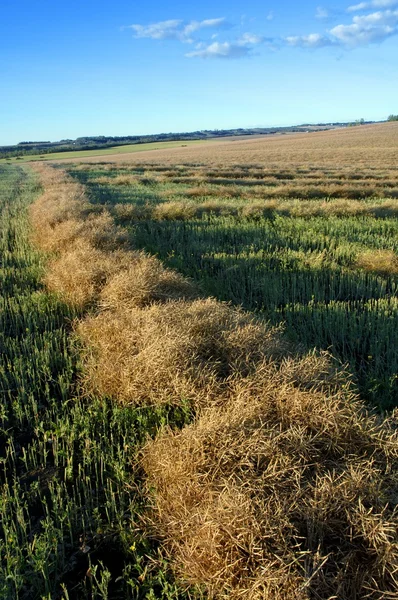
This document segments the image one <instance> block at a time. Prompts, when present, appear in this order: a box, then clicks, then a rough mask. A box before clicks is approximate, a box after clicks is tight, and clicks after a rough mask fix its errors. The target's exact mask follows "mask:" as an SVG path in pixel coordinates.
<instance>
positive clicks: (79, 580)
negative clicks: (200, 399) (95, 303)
mask: <svg viewBox="0 0 398 600" xmlns="http://www.w3.org/2000/svg"><path fill="white" fill-rule="evenodd" d="M37 194H38V186H37V182H36V179H34V178H33V176H32V175H31V174H30V173H29V171H27V170H25V169H24V168H22V167H20V166H0V257H1V262H0V281H1V292H0V323H1V328H0V347H1V354H0V390H1V396H2V399H1V407H0V441H1V447H0V513H1V523H0V598H2V599H4V600H16V599H18V600H36V599H37V600H39V599H46V600H51V599H58V598H59V599H61V598H63V599H64V600H67V599H75V598H93V599H94V598H98V599H100V598H101V599H104V600H105V599H106V598H115V599H116V598H123V599H125V598H134V599H136V598H152V599H155V598H164V599H172V598H177V597H178V598H184V597H186V596H185V594H184V592H182V591H181V590H180V591H179V592H178V590H177V588H176V586H175V584H173V583H172V582H171V581H170V579H169V575H168V573H167V564H166V563H165V562H164V560H163V559H162V556H161V555H160V554H159V553H158V550H157V548H156V546H155V545H154V544H153V543H151V542H150V541H149V539H147V538H146V537H145V535H144V534H143V533H142V531H141V526H140V517H139V515H140V513H141V511H142V506H143V504H144V500H143V497H142V493H141V491H140V477H141V474H140V472H139V469H138V468H137V467H136V466H134V465H136V463H137V461H136V456H137V451H138V449H139V448H140V446H141V445H142V442H143V441H144V439H145V438H146V436H147V435H148V434H151V433H153V432H154V431H156V429H157V428H158V427H159V426H160V425H161V424H163V423H166V422H167V421H168V419H171V420H172V421H173V422H174V423H180V425H182V424H183V423H184V422H185V419H186V418H187V416H186V415H185V414H184V412H183V411H178V410H176V409H175V410H174V411H172V412H171V411H168V410H167V409H160V408H159V409H157V410H154V409H151V410H148V409H136V408H131V407H130V408H128V407H127V408H123V407H119V406H117V405H115V404H114V403H111V402H109V401H107V400H106V399H98V398H91V399H89V398H87V397H86V396H83V395H81V394H80V393H79V388H78V386H77V385H76V374H77V372H78V371H79V359H78V352H77V348H76V347H75V345H72V343H71V340H70V327H71V320H72V319H74V318H75V317H76V316H77V314H76V311H74V310H72V309H71V308H69V307H67V306H66V305H65V304H63V303H62V302H60V301H59V300H57V299H56V298H55V297H54V296H53V295H51V294H48V293H47V292H46V291H45V290H44V289H43V286H42V284H41V283H40V279H41V277H42V275H43V270H44V267H45V262H44V260H43V257H42V256H40V255H39V254H38V253H37V252H35V251H33V250H32V247H31V245H30V243H29V239H28V233H29V226H28V219H27V215H26V207H27V205H28V204H29V203H30V202H32V200H34V198H35V197H36V196H37Z"/></svg>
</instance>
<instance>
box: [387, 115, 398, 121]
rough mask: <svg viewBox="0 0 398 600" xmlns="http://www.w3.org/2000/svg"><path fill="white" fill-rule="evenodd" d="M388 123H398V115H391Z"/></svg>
mask: <svg viewBox="0 0 398 600" xmlns="http://www.w3.org/2000/svg"><path fill="white" fill-rule="evenodd" d="M387 121H398V115H390V116H389V117H388V119H387Z"/></svg>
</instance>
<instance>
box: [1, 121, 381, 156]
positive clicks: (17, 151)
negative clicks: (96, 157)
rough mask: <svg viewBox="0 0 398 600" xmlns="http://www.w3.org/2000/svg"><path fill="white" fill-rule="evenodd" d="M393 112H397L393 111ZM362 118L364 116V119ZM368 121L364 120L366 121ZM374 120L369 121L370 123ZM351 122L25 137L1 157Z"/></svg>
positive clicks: (312, 128) (299, 129)
mask: <svg viewBox="0 0 398 600" xmlns="http://www.w3.org/2000/svg"><path fill="white" fill-rule="evenodd" d="M391 116H393V115H391ZM360 121H361V122H362V121H363V119H360ZM363 122H364V121H363ZM370 122H371V121H367V123H370ZM347 125H348V124H347V123H317V124H316V125H309V124H305V125H297V126H292V127H268V128H267V127H266V128H264V127H257V128H251V129H243V128H238V129H209V130H202V131H191V132H185V133H159V134H155V135H127V136H117V137H114V136H105V135H97V136H86V137H79V138H76V139H75V140H69V139H65V140H60V141H59V142H49V141H43V142H31V141H24V142H20V143H19V144H16V145H15V146H0V158H15V157H17V158H18V157H21V156H29V155H35V154H39V155H45V154H52V153H54V152H70V151H71V150H101V149H104V148H110V147H114V146H123V145H126V144H148V143H151V142H176V141H187V140H205V139H212V138H219V137H226V136H241V135H273V134H276V133H279V134H281V133H294V132H302V131H317V128H319V129H325V128H332V127H338V126H347Z"/></svg>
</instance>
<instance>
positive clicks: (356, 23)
mask: <svg viewBox="0 0 398 600" xmlns="http://www.w3.org/2000/svg"><path fill="white" fill-rule="evenodd" d="M330 34H331V35H332V36H333V37H334V38H336V39H337V40H338V41H339V42H340V43H342V44H344V45H346V46H349V47H352V48H356V47H358V46H368V45H369V44H373V43H377V42H383V41H384V40H385V39H387V38H389V37H391V36H393V35H397V34H398V10H395V11H392V10H384V11H378V12H374V13H370V14H368V15H363V16H358V15H356V16H355V17H354V18H353V20H352V23H350V24H349V25H336V27H333V29H331V30H330Z"/></svg>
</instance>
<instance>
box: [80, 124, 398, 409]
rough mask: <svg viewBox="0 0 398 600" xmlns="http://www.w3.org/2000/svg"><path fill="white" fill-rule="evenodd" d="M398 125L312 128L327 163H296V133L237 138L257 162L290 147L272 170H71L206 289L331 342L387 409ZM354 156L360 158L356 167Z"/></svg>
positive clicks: (320, 342) (293, 332)
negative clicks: (274, 137)
mask: <svg viewBox="0 0 398 600" xmlns="http://www.w3.org/2000/svg"><path fill="white" fill-rule="evenodd" d="M396 131H397V128H396V127H395V124H388V125H386V126H375V127H373V128H364V129H361V128H358V129H355V130H354V131H352V132H351V131H348V130H345V131H336V132H328V133H321V134H310V135H309V137H311V138H312V139H311V140H310V142H308V144H309V145H311V144H312V148H311V152H312V155H311V159H312V160H314V161H315V160H316V161H317V162H318V163H321V164H323V166H320V164H318V166H315V167H314V166H311V163H310V164H308V165H307V166H306V167H303V166H298V167H296V166H295V165H294V164H293V163H291V162H289V160H292V158H291V157H294V156H296V155H297V154H299V153H303V152H305V151H308V152H309V151H310V149H309V148H307V149H305V148H304V147H305V143H307V142H305V143H304V142H303V138H302V136H301V135H300V136H293V137H291V138H290V139H289V140H286V139H284V140H283V141H279V140H267V142H264V141H253V142H235V143H234V144H240V148H241V150H240V152H241V156H240V160H241V159H242V157H245V158H247V156H248V153H249V151H250V150H251V151H252V153H253V155H254V156H255V157H256V158H257V159H258V158H259V152H260V149H263V150H264V154H267V152H268V153H271V152H274V155H273V159H274V160H275V159H276V158H279V156H280V155H279V153H281V152H282V151H283V148H284V146H286V148H287V149H288V151H287V154H288V157H287V160H286V161H284V162H283V163H282V162H279V163H278V165H277V167H275V166H274V167H273V166H264V164H261V163H259V164H256V165H253V164H252V163H248V164H244V163H239V164H237V165H235V164H232V163H231V164H229V165H228V166H227V165H226V164H223V165H222V166H210V165H209V164H207V162H206V163H205V164H188V163H187V164H176V165H172V164H166V165H165V164H164V163H161V164H154V163H143V161H142V159H141V160H140V161H136V162H137V164H136V163H134V164H126V163H123V164H122V163H119V162H117V163H108V164H104V165H102V164H100V163H98V164H93V165H80V166H71V167H70V168H69V171H70V172H71V173H72V175H73V177H75V178H76V179H78V180H79V181H80V182H82V183H83V184H85V185H86V186H87V189H88V191H89V196H90V200H91V202H93V203H95V204H97V205H104V206H106V207H107V208H109V210H110V211H111V213H112V215H113V216H114V218H115V219H116V221H117V222H118V223H119V224H121V225H123V226H125V227H127V228H128V230H129V233H130V235H131V239H132V241H133V244H134V245H135V246H136V247H138V248H141V249H145V250H147V251H149V252H150V253H152V254H156V255H157V256H159V257H160V258H161V259H162V260H163V261H164V262H165V264H167V265H168V266H169V267H171V268H173V269H176V270H178V271H179V272H181V273H183V274H184V275H187V276H189V277H192V278H193V279H195V281H197V282H198V284H199V285H200V286H201V288H202V290H203V292H204V293H205V294H208V295H211V296H215V297H217V298H219V299H222V300H228V301H232V302H233V303H234V304H237V305H241V306H243V307H244V308H246V309H248V310H251V311H256V312H257V313H260V314H261V315H262V316H264V317H265V318H266V319H269V320H270V321H271V322H272V323H275V324H276V323H280V322H283V323H284V324H285V327H286V332H287V334H288V335H289V336H290V337H291V339H292V340H294V341H296V342H300V343H302V344H304V345H305V346H306V347H308V348H311V347H317V348H322V349H328V350H330V351H331V352H332V353H333V354H334V355H335V356H336V357H337V358H338V359H339V360H340V361H342V363H348V364H349V368H350V371H351V373H352V375H353V377H354V381H355V382H356V384H357V385H358V388H359V390H360V392H361V394H362V395H363V397H364V398H365V399H366V400H368V401H369V402H370V403H371V404H372V405H375V406H378V407H379V408H388V407H392V406H395V405H396V403H397V398H398V380H397V375H396V374H397V369H398V348H397V344H396V343H395V342H394V340H396V339H398V318H397V316H398V314H397V308H398V304H397V283H398V259H397V240H398V221H397V215H398V167H397V166H396V165H395V163H394V162H392V163H391V164H388V163H387V159H388V157H389V156H390V153H391V151H392V149H393V144H394V143H395V133H396ZM383 132H386V134H387V135H386V139H384V138H383V137H382V136H383V135H384V133H383ZM315 136H316V137H315ZM327 136H329V137H327ZM344 136H346V137H344ZM312 140H315V141H314V142H312ZM325 140H329V141H330V143H329V144H327V143H326V141H325ZM340 140H342V143H341V144H340V145H339V146H337V145H336V147H333V145H334V144H338V143H339V141H340ZM361 140H362V142H363V145H362V146H361V145H360V143H361ZM380 140H383V146H380V143H381V142H380ZM234 144H232V143H231V144H230V146H231V145H232V146H233V145H234ZM319 144H321V146H322V144H324V148H323V149H322V148H321V149H322V155H317V156H315V152H318V151H319V149H318V148H317V146H318V145H319ZM230 146H228V150H227V149H226V148H227V146H224V150H223V151H220V154H216V153H215V156H216V155H217V156H218V160H219V161H220V162H222V161H224V159H226V157H228V160H231V159H232V158H233V157H235V156H236V155H235V154H232V153H233V152H234V151H233V150H232V149H230ZM303 148H304V149H303ZM332 149H333V152H334V154H333V158H332V159H330V158H328V157H330V152H331V151H332ZM339 150H341V154H342V155H343V156H344V157H345V158H344V160H343V164H342V165H341V166H339V164H338V160H339ZM194 152H195V155H194V157H195V159H197V158H199V157H200V158H201V159H203V158H204V157H205V156H206V154H205V151H204V150H201V149H195V151H194ZM207 152H208V154H207V158H206V161H210V160H211V159H212V151H211V150H208V151H207ZM223 152H224V154H223ZM256 152H257V154H256ZM275 152H276V154H275ZM336 153H337V154H336ZM350 153H352V154H353V156H355V155H361V157H362V160H361V163H360V164H355V163H354V161H352V163H353V164H351V165H349V164H348V162H349V161H348V156H349V155H350ZM365 153H367V160H365ZM178 156H180V154H178ZM175 158H176V154H174V155H172V156H171V157H170V159H169V163H171V162H173V161H174V160H175ZM186 158H193V155H192V152H190V154H187V155H186ZM264 162H265V161H264V160H263V163H264Z"/></svg>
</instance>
